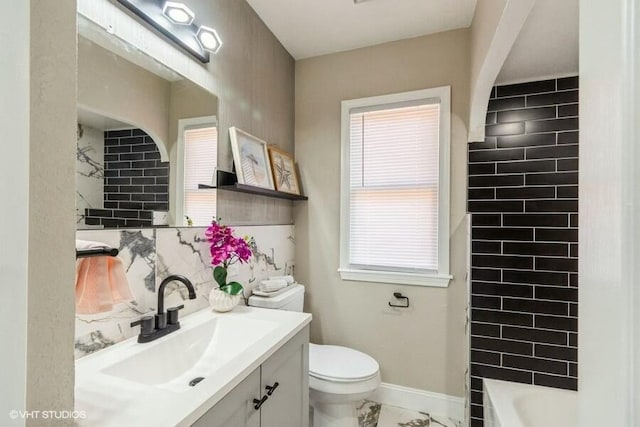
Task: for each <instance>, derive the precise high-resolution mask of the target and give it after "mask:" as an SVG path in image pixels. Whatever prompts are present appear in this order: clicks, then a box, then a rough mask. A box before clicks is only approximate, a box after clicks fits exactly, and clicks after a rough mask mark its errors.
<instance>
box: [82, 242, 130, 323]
mask: <svg viewBox="0 0 640 427" xmlns="http://www.w3.org/2000/svg"><path fill="white" fill-rule="evenodd" d="M76 247H77V248H78V249H89V248H91V247H104V245H100V244H97V243H95V242H85V241H76ZM132 299H133V294H132V292H131V288H130V287H129V282H128V281H127V276H126V275H125V272H124V266H123V265H122V261H121V260H120V258H117V257H110V256H97V257H88V258H79V259H78V260H77V261H76V313H78V314H95V313H104V312H106V311H111V310H113V306H114V305H115V304H118V303H121V302H125V301H131V300H132Z"/></svg>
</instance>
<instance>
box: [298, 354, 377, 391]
mask: <svg viewBox="0 0 640 427" xmlns="http://www.w3.org/2000/svg"><path fill="white" fill-rule="evenodd" d="M379 369H380V366H379V365H378V362H376V360H375V359H374V358H373V357H371V356H369V355H368V354H365V353H362V352H359V351H357V350H354V349H352V348H347V347H341V346H337V345H318V344H309V375H310V376H311V377H313V378H316V379H319V380H324V381H330V382H339V383H353V382H362V381H367V380H370V379H372V378H375V377H377V376H379Z"/></svg>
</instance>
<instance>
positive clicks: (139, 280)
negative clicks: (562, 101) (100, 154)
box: [75, 225, 295, 358]
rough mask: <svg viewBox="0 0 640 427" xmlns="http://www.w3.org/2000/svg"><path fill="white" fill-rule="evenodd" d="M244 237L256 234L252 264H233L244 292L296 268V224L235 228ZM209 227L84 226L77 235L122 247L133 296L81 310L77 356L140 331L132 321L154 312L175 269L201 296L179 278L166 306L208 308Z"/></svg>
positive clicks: (168, 291) (171, 287) (188, 310)
mask: <svg viewBox="0 0 640 427" xmlns="http://www.w3.org/2000/svg"><path fill="white" fill-rule="evenodd" d="M234 229H235V230H236V234H237V235H240V236H244V235H249V236H253V237H254V239H255V242H256V245H255V247H254V248H253V250H254V256H253V258H252V259H251V260H250V261H249V262H248V263H247V264H236V266H238V267H237V268H233V267H232V268H231V269H230V271H229V279H231V280H235V281H238V282H240V283H242V284H243V285H244V287H245V295H246V296H248V295H249V294H250V292H251V289H253V287H254V286H255V285H256V284H257V283H259V281H260V280H263V279H266V278H267V277H268V276H273V275H281V274H293V273H294V271H293V270H294V248H295V240H294V228H293V226H290V225H269V226H239V227H234ZM204 230H205V228H204V227H184V228H156V229H139V230H137V229H120V230H80V231H78V232H77V238H78V239H82V240H92V241H98V242H102V243H105V244H107V245H109V246H111V247H115V248H118V249H119V250H120V253H119V255H118V256H119V257H120V259H121V260H122V262H123V264H124V267H125V270H126V275H127V279H128V281H129V285H130V287H131V291H132V294H133V295H134V298H135V299H134V300H133V301H131V302H129V303H123V304H118V305H117V306H116V307H115V308H114V309H113V310H112V311H110V312H107V313H100V314H92V315H87V314H77V315H76V340H75V356H76V358H80V357H82V356H85V355H87V354H90V353H94V352H96V351H99V350H101V349H103V348H106V347H108V346H110V345H113V344H115V343H117V342H120V341H123V340H125V339H127V338H131V337H133V336H136V335H137V334H138V328H137V327H135V328H131V326H130V323H131V322H133V321H134V320H137V319H139V318H140V317H142V316H144V315H150V314H155V309H156V305H157V293H156V290H157V288H158V286H159V285H160V282H162V280H163V279H164V278H166V277H167V276H169V275H172V274H181V275H183V276H186V277H187V278H188V279H189V280H191V282H192V283H193V285H194V287H195V288H196V294H197V298H196V299H195V300H189V299H188V295H187V291H186V289H185V288H184V287H183V286H181V285H180V284H179V283H177V282H174V283H172V284H169V285H168V286H167V288H166V289H165V307H173V306H176V305H180V304H184V306H185V308H184V309H183V310H180V316H182V317H184V316H186V315H188V314H191V313H194V312H196V311H199V310H202V309H206V308H208V307H209V302H208V300H207V298H208V295H209V292H210V291H211V289H213V287H214V285H215V281H214V280H213V274H212V273H213V267H212V266H211V262H210V260H211V258H210V256H209V246H208V243H207V242H206V240H205V239H204Z"/></svg>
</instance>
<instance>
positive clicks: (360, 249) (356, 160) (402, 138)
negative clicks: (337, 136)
mask: <svg viewBox="0 0 640 427" xmlns="http://www.w3.org/2000/svg"><path fill="white" fill-rule="evenodd" d="M349 125H350V145H349V146H350V149H349V151H350V152H349V159H350V160H349V171H350V188H349V263H350V264H351V266H352V267H356V268H361V269H372V270H389V271H394V270H395V271H432V270H436V271H437V270H438V191H439V189H438V188H439V187H438V184H439V183H438V180H439V172H440V171H439V145H440V144H439V137H440V135H439V126H440V104H439V103H437V101H436V102H434V101H429V100H422V101H421V102H418V103H416V102H415V101H414V102H411V103H404V104H400V105H396V104H394V105H391V106H387V107H386V108H380V106H374V107H371V108H369V107H364V108H358V109H352V110H351V111H350V124H349Z"/></svg>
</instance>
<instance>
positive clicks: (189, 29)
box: [117, 0, 222, 64]
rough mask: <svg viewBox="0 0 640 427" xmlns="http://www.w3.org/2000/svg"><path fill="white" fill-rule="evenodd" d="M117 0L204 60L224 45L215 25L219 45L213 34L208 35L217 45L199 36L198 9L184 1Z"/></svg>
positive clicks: (209, 39) (208, 59)
mask: <svg viewBox="0 0 640 427" xmlns="http://www.w3.org/2000/svg"><path fill="white" fill-rule="evenodd" d="M117 1H118V3H120V4H121V5H123V6H124V7H126V8H127V9H128V10H130V11H131V12H133V13H134V14H135V15H137V16H138V17H139V18H141V19H142V20H143V21H145V22H146V23H148V24H149V25H151V26H152V27H153V28H154V29H155V30H156V31H159V32H160V33H161V34H162V35H164V36H165V37H166V38H168V39H169V40H171V41H172V42H174V43H175V44H177V45H178V46H179V47H181V48H182V49H184V50H185V51H186V52H188V53H189V54H191V55H192V56H194V57H195V58H197V59H198V60H199V61H200V62H202V63H204V64H206V63H208V62H209V61H210V52H212V53H217V52H218V51H219V50H220V46H222V41H221V40H220V37H219V36H218V34H217V33H216V31H215V30H213V29H211V30H212V31H213V33H214V34H215V36H214V37H213V40H215V42H216V43H217V46H213V44H214V43H213V42H212V39H211V37H207V36H205V39H206V40H208V41H210V42H211V44H210V45H211V46H212V47H214V49H208V48H205V46H204V45H203V43H202V41H201V40H200V39H199V38H198V32H199V31H200V28H201V27H202V26H201V25H200V24H199V23H198V20H197V19H196V16H195V13H194V12H193V11H192V10H191V9H190V8H189V7H188V6H187V5H185V4H184V3H181V2H175V1H162V0H117ZM204 28H209V27H204Z"/></svg>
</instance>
